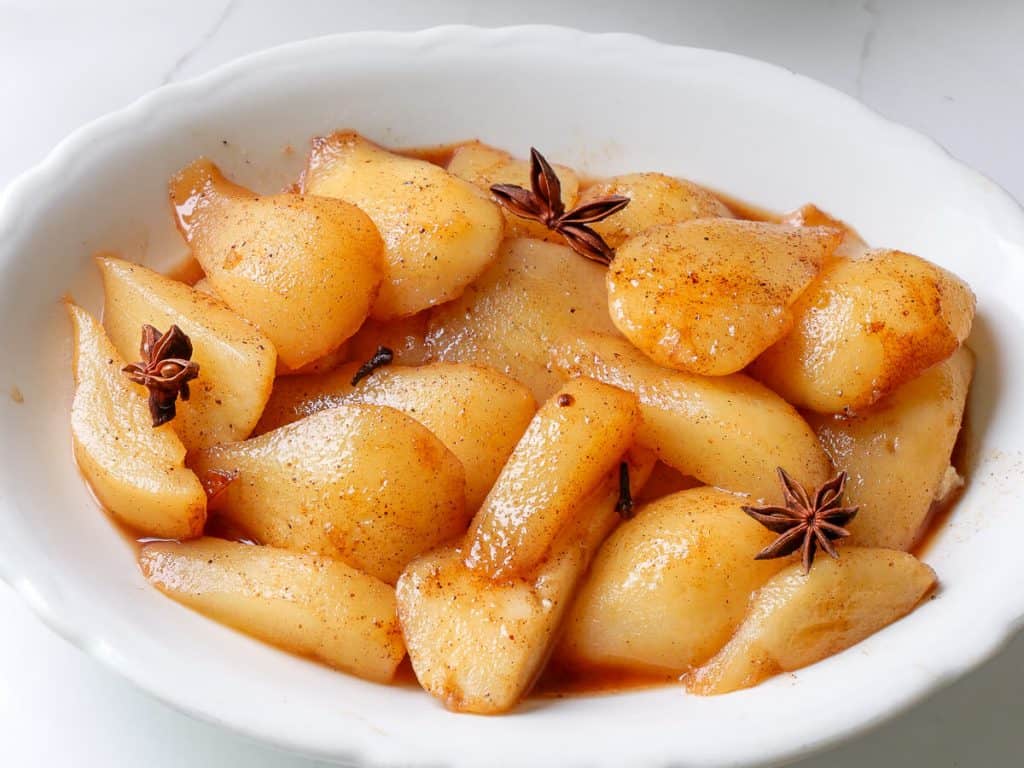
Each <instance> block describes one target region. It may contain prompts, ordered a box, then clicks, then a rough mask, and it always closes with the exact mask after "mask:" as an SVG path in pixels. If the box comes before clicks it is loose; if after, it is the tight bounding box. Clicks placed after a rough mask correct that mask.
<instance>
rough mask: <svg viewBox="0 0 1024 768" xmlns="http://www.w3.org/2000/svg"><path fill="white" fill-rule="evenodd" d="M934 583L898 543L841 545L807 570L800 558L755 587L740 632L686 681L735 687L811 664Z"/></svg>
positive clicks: (716, 688)
mask: <svg viewBox="0 0 1024 768" xmlns="http://www.w3.org/2000/svg"><path fill="white" fill-rule="evenodd" d="M934 587H935V572H934V571H932V569H931V568H929V567H928V566H927V565H925V564H924V563H922V562H921V561H920V560H918V559H917V558H916V557H914V556H913V555H908V554H907V553H906V552H897V551H896V550H892V549H862V548H859V547H842V548H841V549H840V551H839V559H838V560H833V559H831V558H828V557H819V558H817V559H816V560H815V561H814V566H813V567H812V568H811V572H810V573H809V574H807V575H804V572H803V565H801V564H800V563H794V564H793V565H791V566H789V567H788V568H786V569H785V570H784V571H780V572H779V573H777V574H776V575H775V576H774V577H772V579H771V580H770V581H769V582H768V583H767V584H765V585H764V586H763V587H761V589H760V590H758V591H757V592H756V593H755V595H754V599H753V601H752V602H751V604H750V608H749V609H748V610H747V617H746V618H745V619H744V620H743V624H741V625H740V628H739V629H738V630H736V634H735V635H733V637H732V639H731V640H730V641H729V642H728V643H727V644H726V645H725V647H724V648H722V650H720V651H719V652H718V653H717V654H716V655H715V656H714V657H713V658H712V659H711V660H710V661H708V663H707V664H705V665H704V666H703V667H701V668H699V669H698V670H696V672H694V673H693V675H692V676H691V678H690V680H689V681H688V683H687V685H688V687H689V689H690V690H691V691H693V692H694V693H700V694H704V695H711V694H719V693H729V692H730V691H736V690H739V689H740V688H749V687H751V686H753V685H757V684H758V683H759V682H761V681H762V680H764V679H765V678H768V677H771V676H773V675H777V674H779V673H780V672H792V671H793V670H795V669H800V668H801V667H806V666H807V665H808V664H813V663H814V662H816V661H821V660H822V659H824V658H827V657H828V656H832V655H833V654H836V653H839V652H840V651H843V650H846V649H847V648H849V647H850V646H852V645H855V644H857V643H859V642H860V641H861V640H863V639H864V638H866V637H868V636H869V635H873V634H874V633H875V632H877V631H878V630H880V629H882V628H883V627H885V626H887V625H889V624H892V623H893V622H894V621H896V620H897V619H899V618H902V617H903V616H905V615H906V614H908V613H910V612H911V611H912V610H913V609H914V607H915V606H916V605H917V604H918V603H919V602H921V600H922V599H923V598H924V597H925V595H927V594H928V593H929V592H930V591H931V590H932V589H933V588H934Z"/></svg>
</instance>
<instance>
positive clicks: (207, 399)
mask: <svg viewBox="0 0 1024 768" xmlns="http://www.w3.org/2000/svg"><path fill="white" fill-rule="evenodd" d="M96 263H97V264H98V265H99V268H100V274H101V275H102V276H103V288H104V293H105V295H106V304H105V306H104V312H103V325H104V327H105V328H106V331H107V333H108V334H109V335H110V340H111V341H112V342H113V343H114V346H115V347H117V350H118V352H120V353H121V354H122V356H124V357H125V358H128V359H134V355H135V354H136V350H137V349H138V346H139V329H140V328H141V327H142V326H143V325H144V324H148V325H153V326H156V327H157V328H169V327H170V326H171V325H177V326H178V327H179V328H181V329H182V330H183V331H184V332H185V333H186V334H187V335H188V336H189V338H190V339H191V340H192V346H193V350H194V353H193V357H192V359H193V360H194V361H195V362H197V363H198V364H199V367H200V370H201V371H202V373H203V375H202V377H201V378H200V379H197V380H196V381H194V382H193V383H192V386H191V397H190V398H189V399H188V401H187V402H183V403H179V404H178V414H177V417H176V418H175V419H174V422H173V426H174V431H175V432H177V433H178V436H179V437H181V440H182V442H183V443H184V444H185V447H186V448H188V449H189V450H194V449H197V448H205V447H207V446H210V445H216V444H217V443H224V442H229V441H231V440H242V439H244V438H246V437H248V436H249V433H250V432H251V431H252V429H253V427H255V426H256V422H257V421H259V418H260V414H261V413H262V412H263V406H264V405H265V404H266V402H267V399H268V398H269V397H270V390H271V387H273V385H274V367H275V362H276V358H277V354H276V353H275V351H274V346H273V344H272V343H271V341H270V339H268V338H267V337H266V336H265V335H264V334H263V333H261V332H260V331H259V330H258V329H257V328H256V327H255V326H253V325H252V324H251V323H248V322H246V321H245V320H244V319H243V318H241V317H240V316H239V315H237V314H236V313H235V312H233V311H232V310H231V309H230V308H229V307H228V306H227V305H225V304H224V303H223V302H221V301H219V300H217V299H215V298H213V297H211V296H209V295H207V294H206V293H203V292H202V291H199V290H196V289H195V288H190V287H189V286H187V285H185V284H184V283H181V282H178V281H177V280H172V279H171V278H169V277H164V276H163V275H160V274H157V273H156V272H153V271H152V270H149V269H146V268H145V267H142V266H139V265H138V264H131V263H129V262H127V261H122V260H121V259H115V258H111V257H105V256H104V257H99V258H97V260H96Z"/></svg>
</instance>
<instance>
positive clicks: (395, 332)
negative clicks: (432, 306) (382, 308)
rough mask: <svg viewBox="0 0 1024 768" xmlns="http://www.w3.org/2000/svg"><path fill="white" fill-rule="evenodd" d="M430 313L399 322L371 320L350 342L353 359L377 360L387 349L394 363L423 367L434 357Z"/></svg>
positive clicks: (403, 318) (349, 349)
mask: <svg viewBox="0 0 1024 768" xmlns="http://www.w3.org/2000/svg"><path fill="white" fill-rule="evenodd" d="M429 321H430V312H429V310H427V311H424V312H418V313H416V314H415V315H409V316H408V317H399V318H396V319H395V320H374V319H373V318H370V319H368V320H367V321H366V322H365V323H363V327H362V328H360V329H359V332H358V333H357V334H356V335H355V336H353V337H352V338H351V339H349V345H348V354H349V359H350V360H357V361H365V360H369V359H370V358H371V357H373V354H374V352H376V351H377V349H378V348H379V347H387V348H388V349H390V350H391V353H392V355H393V356H394V362H396V363H401V364H402V365H422V364H423V363H425V362H427V360H428V359H429V357H430V350H429V348H428V347H427V323H428V322H429Z"/></svg>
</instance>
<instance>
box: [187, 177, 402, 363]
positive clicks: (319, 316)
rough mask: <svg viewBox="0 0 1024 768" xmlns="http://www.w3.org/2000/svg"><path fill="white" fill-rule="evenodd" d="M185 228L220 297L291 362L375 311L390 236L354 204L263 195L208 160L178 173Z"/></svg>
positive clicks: (336, 339)
mask: <svg viewBox="0 0 1024 768" xmlns="http://www.w3.org/2000/svg"><path fill="white" fill-rule="evenodd" d="M170 197H171V203H172V205H173V206H174V211H175V214H176V217H177V223H178V229H179V230H180V231H181V233H182V235H183V236H184V238H185V240H186V241H187V242H188V244H189V246H190V247H191V248H192V254H193V255H194V256H195V258H196V259H197V260H198V261H199V263H200V264H201V265H202V267H203V270H204V271H205V272H206V277H207V279H208V280H209V281H210V285H211V286H212V287H213V289H214V291H216V293H217V295H218V296H219V297H220V298H221V299H222V300H223V301H224V302H225V303H226V304H227V305H228V306H229V307H231V308H232V309H233V310H234V311H235V312H237V313H238V314H240V315H241V316H242V317H244V318H245V319H246V320H249V321H250V322H251V323H253V325H255V326H256V327H257V328H259V329H260V330H261V331H263V333H265V334H266V335H267V336H269V337H270V339H271V341H273V342H274V346H275V347H276V348H277V354H278V356H279V357H280V358H281V362H282V363H283V364H284V366H285V367H287V368H292V369H295V368H301V367H302V366H304V365H306V364H307V363H310V362H312V361H314V360H316V359H318V358H320V357H323V356H324V355H326V354H328V353H330V352H332V351H333V350H335V349H337V348H338V347H340V346H341V345H342V343H344V342H345V340H346V339H348V338H349V337H350V336H352V335H353V334H354V333H355V332H356V331H357V330H359V326H360V325H362V323H363V320H365V319H366V316H367V314H368V313H369V310H370V306H371V305H372V304H373V301H374V299H375V298H376V295H377V291H378V289H379V287H380V283H381V278H382V276H383V270H384V267H383V261H382V253H383V247H384V246H383V242H382V241H381V238H380V235H379V234H378V232H377V229H376V227H375V226H374V225H373V222H372V221H371V220H370V219H369V217H367V216H366V214H364V213H363V212H362V211H360V210H359V209H358V208H356V207H355V206H354V205H350V204H348V203H345V202H343V201H341V200H332V199H328V198H320V197H314V196H311V195H296V194H280V195H257V194H255V193H253V192H251V191H250V190H248V189H246V188H245V187H241V186H239V185H237V184H234V183H232V182H231V181H229V180H228V179H226V178H225V177H224V175H223V174H222V173H221V172H220V170H219V169H218V168H217V166H215V165H214V164H213V163H211V162H210V161H209V160H206V159H199V160H196V161H195V162H194V163H192V164H191V165H189V166H188V167H186V168H184V169H183V170H182V171H180V172H179V173H178V174H176V175H175V176H174V178H173V179H171V185H170Z"/></svg>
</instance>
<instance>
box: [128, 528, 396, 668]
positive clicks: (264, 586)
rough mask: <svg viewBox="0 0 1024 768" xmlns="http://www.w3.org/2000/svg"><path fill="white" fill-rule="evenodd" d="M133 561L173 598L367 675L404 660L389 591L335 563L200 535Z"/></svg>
mask: <svg viewBox="0 0 1024 768" xmlns="http://www.w3.org/2000/svg"><path fill="white" fill-rule="evenodd" d="M139 566H140V567H141V568H142V572H143V574H144V575H145V576H146V578H147V579H148V580H149V582H150V583H151V584H153V586H155V587H156V588H157V589H159V590H160V591H161V592H163V593H164V594H166V595H167V596H168V597H170V598H172V599H174V600H177V601H178V602H179V603H182V604H184V605H187V606H189V607H190V608H193V609H195V610H197V611H199V612H200V613H202V614H203V615H205V616H208V617H210V618H211V619H214V620H216V621H220V622H222V623H224V624H227V625H228V626H230V627H234V628H235V629H238V630H241V631H242V632H246V633H248V634H250V635H252V636H253V637H257V638H259V639H260V640H264V641H266V642H268V643H270V644H272V645H276V646H277V647H279V648H281V649H283V650H286V651H291V652H293V653H300V654H302V655H304V656H312V657H313V658H316V659H319V660H320V661H323V662H325V663H327V664H330V665H331V666H332V667H336V668H338V669H342V670H345V671H346V672H351V673H352V674H354V675H359V677H364V678H366V679H367V680H376V681H378V682H382V683H386V682H388V681H390V680H391V679H392V678H393V677H394V675H395V670H396V669H397V668H398V665H399V663H400V662H401V661H402V659H403V658H405V643H404V642H403V640H402V632H401V628H400V627H399V626H398V616H397V614H396V611H395V591H394V590H393V589H392V588H391V587H390V586H388V585H387V584H385V583H384V582H382V581H380V580H379V579H375V578H373V577H372V576H367V575H366V574H365V573H360V572H359V571H357V570H356V569H354V568H351V567H349V566H347V565H345V564H344V563H342V562H340V561H338V560H332V559H331V558H329V557H322V556H319V555H300V554H297V553H295V552H289V551H287V550H283V549H277V548H276V547H254V546H251V545H247V544H240V543H237V542H234V541H223V540H221V539H212V538H202V539H198V540H196V541H189V542H185V543H178V542H165V541H160V542H154V543H152V544H147V545H145V546H144V547H143V548H142V551H141V552H140V553H139Z"/></svg>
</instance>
